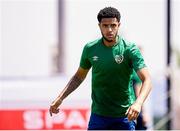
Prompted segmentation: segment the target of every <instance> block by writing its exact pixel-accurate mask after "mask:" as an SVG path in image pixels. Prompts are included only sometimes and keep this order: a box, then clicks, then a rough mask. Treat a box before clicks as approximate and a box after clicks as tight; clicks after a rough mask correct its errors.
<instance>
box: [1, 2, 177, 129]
mask: <svg viewBox="0 0 180 131" xmlns="http://www.w3.org/2000/svg"><path fill="white" fill-rule="evenodd" d="M106 6H113V7H115V8H117V9H118V10H119V11H120V12H121V15H122V18H121V27H120V31H119V34H120V35H122V36H123V37H125V38H126V39H127V40H129V41H132V42H135V43H136V44H137V45H138V46H141V48H142V49H143V56H144V58H145V62H146V64H147V66H148V68H149V71H150V74H151V77H152V82H153V90H152V93H151V94H150V96H149V97H148V99H147V101H146V103H145V108H146V110H147V113H148V116H149V118H148V119H149V121H148V129H156V130H160V129H165V130H170V129H174V130H177V129H180V125H179V123H180V96H179V93H180V75H179V74H180V38H179V34H180V24H179V23H180V15H179V12H180V1H179V0H0V129H9V130H11V129H16V130H21V129H22V130H32V129H36V130H41V129H42V130H45V129H51V130H52V129H69V130H70V129H83V130H84V129H86V128H87V123H88V120H89V113H90V105H91V98H90V97H91V73H89V74H88V76H87V78H86V80H85V81H84V82H83V83H82V84H81V86H80V87H79V88H78V89H77V90H76V91H75V92H73V93H72V94H71V95H70V96H69V97H68V98H67V99H66V100H65V101H64V103H63V104H62V106H61V111H60V113H59V114H58V115H54V116H53V117H50V115H49V112H48V108H49V105H50V103H51V102H52V101H53V100H54V99H55V98H56V97H57V95H58V94H59V93H60V91H61V90H62V89H63V88H64V86H65V85H66V84H67V82H68V81H69V79H70V78H71V77H72V75H73V74H74V73H75V71H76V70H77V68H78V66H79V61H80V57H81V52H82V49H83V46H84V45H85V44H86V43H87V42H89V41H92V40H94V39H96V38H99V37H101V33H100V31H99V27H98V21H97V14H98V12H99V10H100V9H102V8H104V7H106ZM17 123H18V124H17Z"/></svg>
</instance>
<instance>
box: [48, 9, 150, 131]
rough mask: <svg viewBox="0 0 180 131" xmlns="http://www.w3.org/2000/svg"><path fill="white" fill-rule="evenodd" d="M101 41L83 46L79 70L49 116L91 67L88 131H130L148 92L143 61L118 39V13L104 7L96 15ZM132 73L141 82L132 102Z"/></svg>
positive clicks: (146, 74) (57, 109)
mask: <svg viewBox="0 0 180 131" xmlns="http://www.w3.org/2000/svg"><path fill="white" fill-rule="evenodd" d="M97 18H98V21H99V28H100V30H101V33H102V38H100V39H97V40H95V41H93V42H90V43H87V44H86V45H85V47H84V49H83V53H82V56H81V61H80V67H79V68H78V70H77V72H76V73H75V75H74V76H73V77H72V78H71V80H70V81H69V82H68V84H67V85H66V87H65V88H64V90H63V91H62V92H61V93H60V94H59V96H58V97H57V98H56V99H55V100H54V101H53V102H52V104H51V105H50V109H49V112H50V115H51V116H52V113H55V114H57V113H58V112H59V108H58V107H59V106H60V105H61V103H62V102H63V100H64V99H65V98H66V97H67V96H68V95H69V94H70V93H71V92H73V91H74V90H75V89H76V88H77V87H78V86H79V85H80V84H81V83H82V81H83V80H84V79H85V77H86V75H87V73H88V71H89V69H90V68H91V67H92V95H91V96H92V107H91V116H90V121H89V125H88V130H95V129H99V130H108V129H111V130H113V129H119V130H121V129H122V130H134V129H135V122H134V120H135V119H136V118H137V117H138V115H139V113H140V111H141V107H142V105H143V103H144V101H145V99H146V97H147V96H148V94H149V92H150V90H151V82H150V76H149V73H148V70H147V68H146V65H145V63H144V59H143V57H142V55H141V53H140V51H139V49H138V48H137V46H136V45H135V44H133V43H130V42H128V41H126V40H124V39H123V38H121V37H120V36H118V30H119V27H120V13H119V11H118V10H117V9H115V8H113V7H106V8H104V9H102V10H100V12H99V13H98V16H97ZM133 70H135V71H136V72H137V74H138V76H139V77H140V79H141V80H142V88H141V91H140V93H139V96H138V97H137V99H136V101H134V99H133V97H134V96H132V92H131V91H132V90H131V88H132V84H130V83H131V74H132V72H133Z"/></svg>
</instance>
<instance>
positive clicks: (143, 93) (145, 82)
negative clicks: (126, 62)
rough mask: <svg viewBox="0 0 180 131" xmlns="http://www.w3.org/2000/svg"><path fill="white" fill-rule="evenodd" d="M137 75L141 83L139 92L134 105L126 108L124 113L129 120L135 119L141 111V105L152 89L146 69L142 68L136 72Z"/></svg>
mask: <svg viewBox="0 0 180 131" xmlns="http://www.w3.org/2000/svg"><path fill="white" fill-rule="evenodd" d="M137 74H138V76H139V78H140V79H141V81H142V86H141V89H140V91H139V94H138V97H137V99H136V101H135V102H134V104H132V105H131V106H130V107H129V108H128V110H127V112H126V114H127V116H128V119H129V120H134V119H137V117H138V115H139V113H140V111H141V108H142V105H143V103H144V101H145V100H146V98H147V96H148V95H149V93H150V91H151V88H152V85H151V80H150V75H149V72H148V70H147V68H142V69H140V70H138V71H137Z"/></svg>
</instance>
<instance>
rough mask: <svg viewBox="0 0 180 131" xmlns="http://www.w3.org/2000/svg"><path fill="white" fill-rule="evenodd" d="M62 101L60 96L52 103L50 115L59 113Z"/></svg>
mask: <svg viewBox="0 0 180 131" xmlns="http://www.w3.org/2000/svg"><path fill="white" fill-rule="evenodd" d="M61 103H62V100H61V99H60V98H57V99H56V100H55V101H53V102H52V103H51V105H50V108H49V113H50V116H52V114H53V113H54V114H57V113H59V108H58V107H59V106H60V105H61Z"/></svg>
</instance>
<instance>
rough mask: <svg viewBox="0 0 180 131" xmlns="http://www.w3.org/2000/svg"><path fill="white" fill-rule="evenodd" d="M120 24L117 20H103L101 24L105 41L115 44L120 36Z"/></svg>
mask: <svg viewBox="0 0 180 131" xmlns="http://www.w3.org/2000/svg"><path fill="white" fill-rule="evenodd" d="M119 26H120V22H118V21H117V19H116V18H103V19H102V20H101V22H100V23H99V28H100V30H101V33H102V36H103V38H104V40H106V41H107V42H115V41H116V36H117V34H118V30H119Z"/></svg>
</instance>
